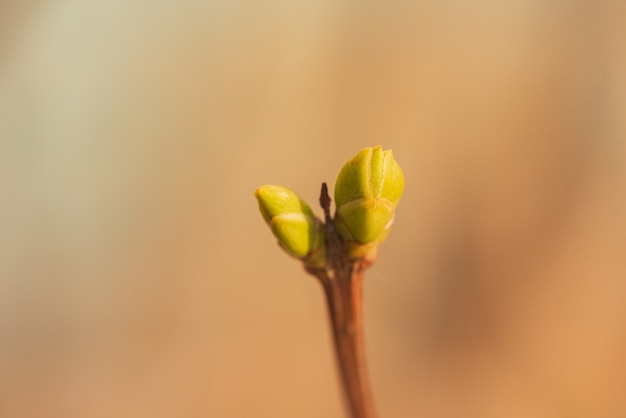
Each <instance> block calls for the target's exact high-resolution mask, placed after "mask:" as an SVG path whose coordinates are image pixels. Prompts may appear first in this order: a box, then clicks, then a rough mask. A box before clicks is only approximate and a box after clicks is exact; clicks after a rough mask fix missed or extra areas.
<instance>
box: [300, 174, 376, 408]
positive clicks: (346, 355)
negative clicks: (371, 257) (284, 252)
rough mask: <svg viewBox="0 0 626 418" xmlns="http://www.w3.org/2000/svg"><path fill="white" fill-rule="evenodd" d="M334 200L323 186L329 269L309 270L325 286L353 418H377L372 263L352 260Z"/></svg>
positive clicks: (342, 377) (321, 195)
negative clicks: (367, 288) (368, 324)
mask: <svg viewBox="0 0 626 418" xmlns="http://www.w3.org/2000/svg"><path fill="white" fill-rule="evenodd" d="M330 202H331V199H330V196H329V195H328V188H327V186H326V183H324V184H322V190H321V194H320V205H321V206H322V209H324V215H325V221H326V222H325V223H326V225H325V233H326V251H327V260H328V262H327V266H326V267H325V268H324V269H317V270H309V272H310V273H311V274H314V275H315V276H316V277H317V278H318V279H319V280H320V282H321V284H322V286H323V288H324V293H325V295H326V301H327V304H328V310H329V314H330V322H331V327H332V333H333V339H334V343H335V351H336V355H337V362H338V365H339V371H340V374H341V380H342V383H343V388H344V393H345V396H346V400H347V403H348V406H349V409H350V415H351V417H352V418H375V417H376V410H375V407H374V400H373V397H372V391H371V387H370V383H369V377H368V374H367V366H366V361H365V341H364V336H363V277H364V272H365V269H366V268H367V267H369V266H370V264H371V263H370V262H368V261H365V260H357V261H351V260H349V259H348V256H347V253H346V251H345V248H344V243H343V240H342V239H341V237H340V236H339V234H338V233H337V231H336V230H335V227H334V224H333V221H332V218H331V216H330Z"/></svg>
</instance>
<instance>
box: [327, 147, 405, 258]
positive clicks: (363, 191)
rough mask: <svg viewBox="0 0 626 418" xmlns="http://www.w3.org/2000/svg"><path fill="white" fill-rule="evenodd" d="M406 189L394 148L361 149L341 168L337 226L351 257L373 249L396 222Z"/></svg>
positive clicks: (336, 190) (356, 256) (336, 198)
mask: <svg viewBox="0 0 626 418" xmlns="http://www.w3.org/2000/svg"><path fill="white" fill-rule="evenodd" d="M403 190H404V174H403V173H402V169H401V168H400V166H399V165H398V163H397V162H396V160H395V159H394V158H393V154H392V152H391V150H387V151H383V150H382V147H381V146H380V145H379V146H377V147H373V148H365V149H363V150H361V152H359V153H358V154H357V155H356V156H355V157H354V158H352V159H351V160H350V161H348V162H347V163H346V165H344V166H343V168H342V169H341V172H340V173H339V176H338V177H337V181H336V183H335V204H336V206H337V213H336V215H335V226H336V228H337V230H338V231H339V234H340V235H341V236H342V238H343V239H344V241H346V242H347V243H348V251H349V253H350V257H351V258H358V257H362V256H364V255H366V254H367V253H369V252H371V251H372V250H374V249H375V248H376V246H378V244H380V243H381V242H383V241H384V240H385V238H386V237H387V234H389V231H390V230H391V226H392V225H393V220H394V214H395V211H396V206H397V205H398V202H399V201H400V198H401V197H402V192H403Z"/></svg>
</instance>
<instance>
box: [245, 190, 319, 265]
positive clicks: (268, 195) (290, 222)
mask: <svg viewBox="0 0 626 418" xmlns="http://www.w3.org/2000/svg"><path fill="white" fill-rule="evenodd" d="M254 195H255V197H256V198H257V200H258V202H259V210H260V211H261V215H263V218H264V219H265V222H267V224H268V225H269V227H270V229H271V230H272V232H273V233H274V235H275V236H276V238H278V243H279V244H280V246H281V247H282V248H283V249H284V250H285V251H286V252H287V253H289V254H290V255H292V256H293V257H296V258H299V259H301V260H303V261H304V262H305V264H307V265H311V266H314V267H320V266H322V265H323V264H324V262H325V251H324V235H323V230H324V228H323V226H322V223H321V222H320V221H319V220H318V219H317V218H316V217H315V215H314V214H313V211H312V210H311V208H310V207H309V205H307V204H306V202H305V201H304V200H302V199H301V198H300V197H298V195H296V194H295V193H294V192H292V191H291V190H289V189H287V188H286V187H282V186H273V185H266V186H261V187H259V188H258V189H257V190H256V192H254Z"/></svg>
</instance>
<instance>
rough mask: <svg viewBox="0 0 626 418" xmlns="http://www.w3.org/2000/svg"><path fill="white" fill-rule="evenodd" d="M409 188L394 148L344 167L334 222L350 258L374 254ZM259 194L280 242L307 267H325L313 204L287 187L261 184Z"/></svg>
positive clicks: (370, 151)
mask: <svg viewBox="0 0 626 418" xmlns="http://www.w3.org/2000/svg"><path fill="white" fill-rule="evenodd" d="M403 190H404V174H403V173H402V169H401V168H400V166H399V165H398V163H397V162H396V160H395V159H394V157H393V154H392V152H391V150H387V151H383V150H382V147H380V146H377V147H373V148H365V149H363V150H361V151H360V152H359V153H358V154H357V155H356V156H354V157H353V158H352V159H351V160H350V161H348V162H347V163H346V164H345V165H344V166H343V168H342V169H341V171H340V172H339V175H338V176H337V180H336V182H335V205H336V212H335V216H334V219H333V224H334V227H335V228H336V231H337V232H338V233H339V235H340V236H341V238H342V239H343V242H344V244H345V245H344V246H345V248H346V251H347V255H348V257H349V258H350V259H352V260H356V259H359V258H364V257H368V256H370V255H371V254H373V253H374V252H375V251H376V250H377V247H378V245H379V244H380V243H381V242H383V241H384V240H385V238H386V237H387V235H388V234H389V231H390V230H391V227H392V225H393V221H394V215H395V211H396V207H397V205H398V202H399V201H400V198H401V197H402V192H403ZM255 196H256V198H257V200H258V203H259V209H260V211H261V214H262V215H263V218H264V219H265V221H266V222H267V223H268V225H269V226H270V228H271V230H272V232H273V233H274V235H275V236H276V238H277V239H278V243H279V244H280V246H281V247H282V248H283V249H284V250H285V251H286V252H287V253H289V254H290V255H292V256H293V257H296V258H299V259H300V260H302V261H303V262H304V264H305V265H306V266H307V267H314V268H319V267H323V266H324V265H325V262H326V250H325V238H324V225H323V223H322V222H321V221H320V220H319V219H318V218H316V217H315V215H314V214H313V211H312V210H311V208H310V206H309V205H308V204H307V203H306V202H304V201H303V200H302V199H301V198H300V197H299V196H298V195H296V194H295V193H294V192H292V191H291V190H289V189H287V188H285V187H282V186H274V185H266V186H261V187H260V188H259V189H257V191H256V192H255Z"/></svg>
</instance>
